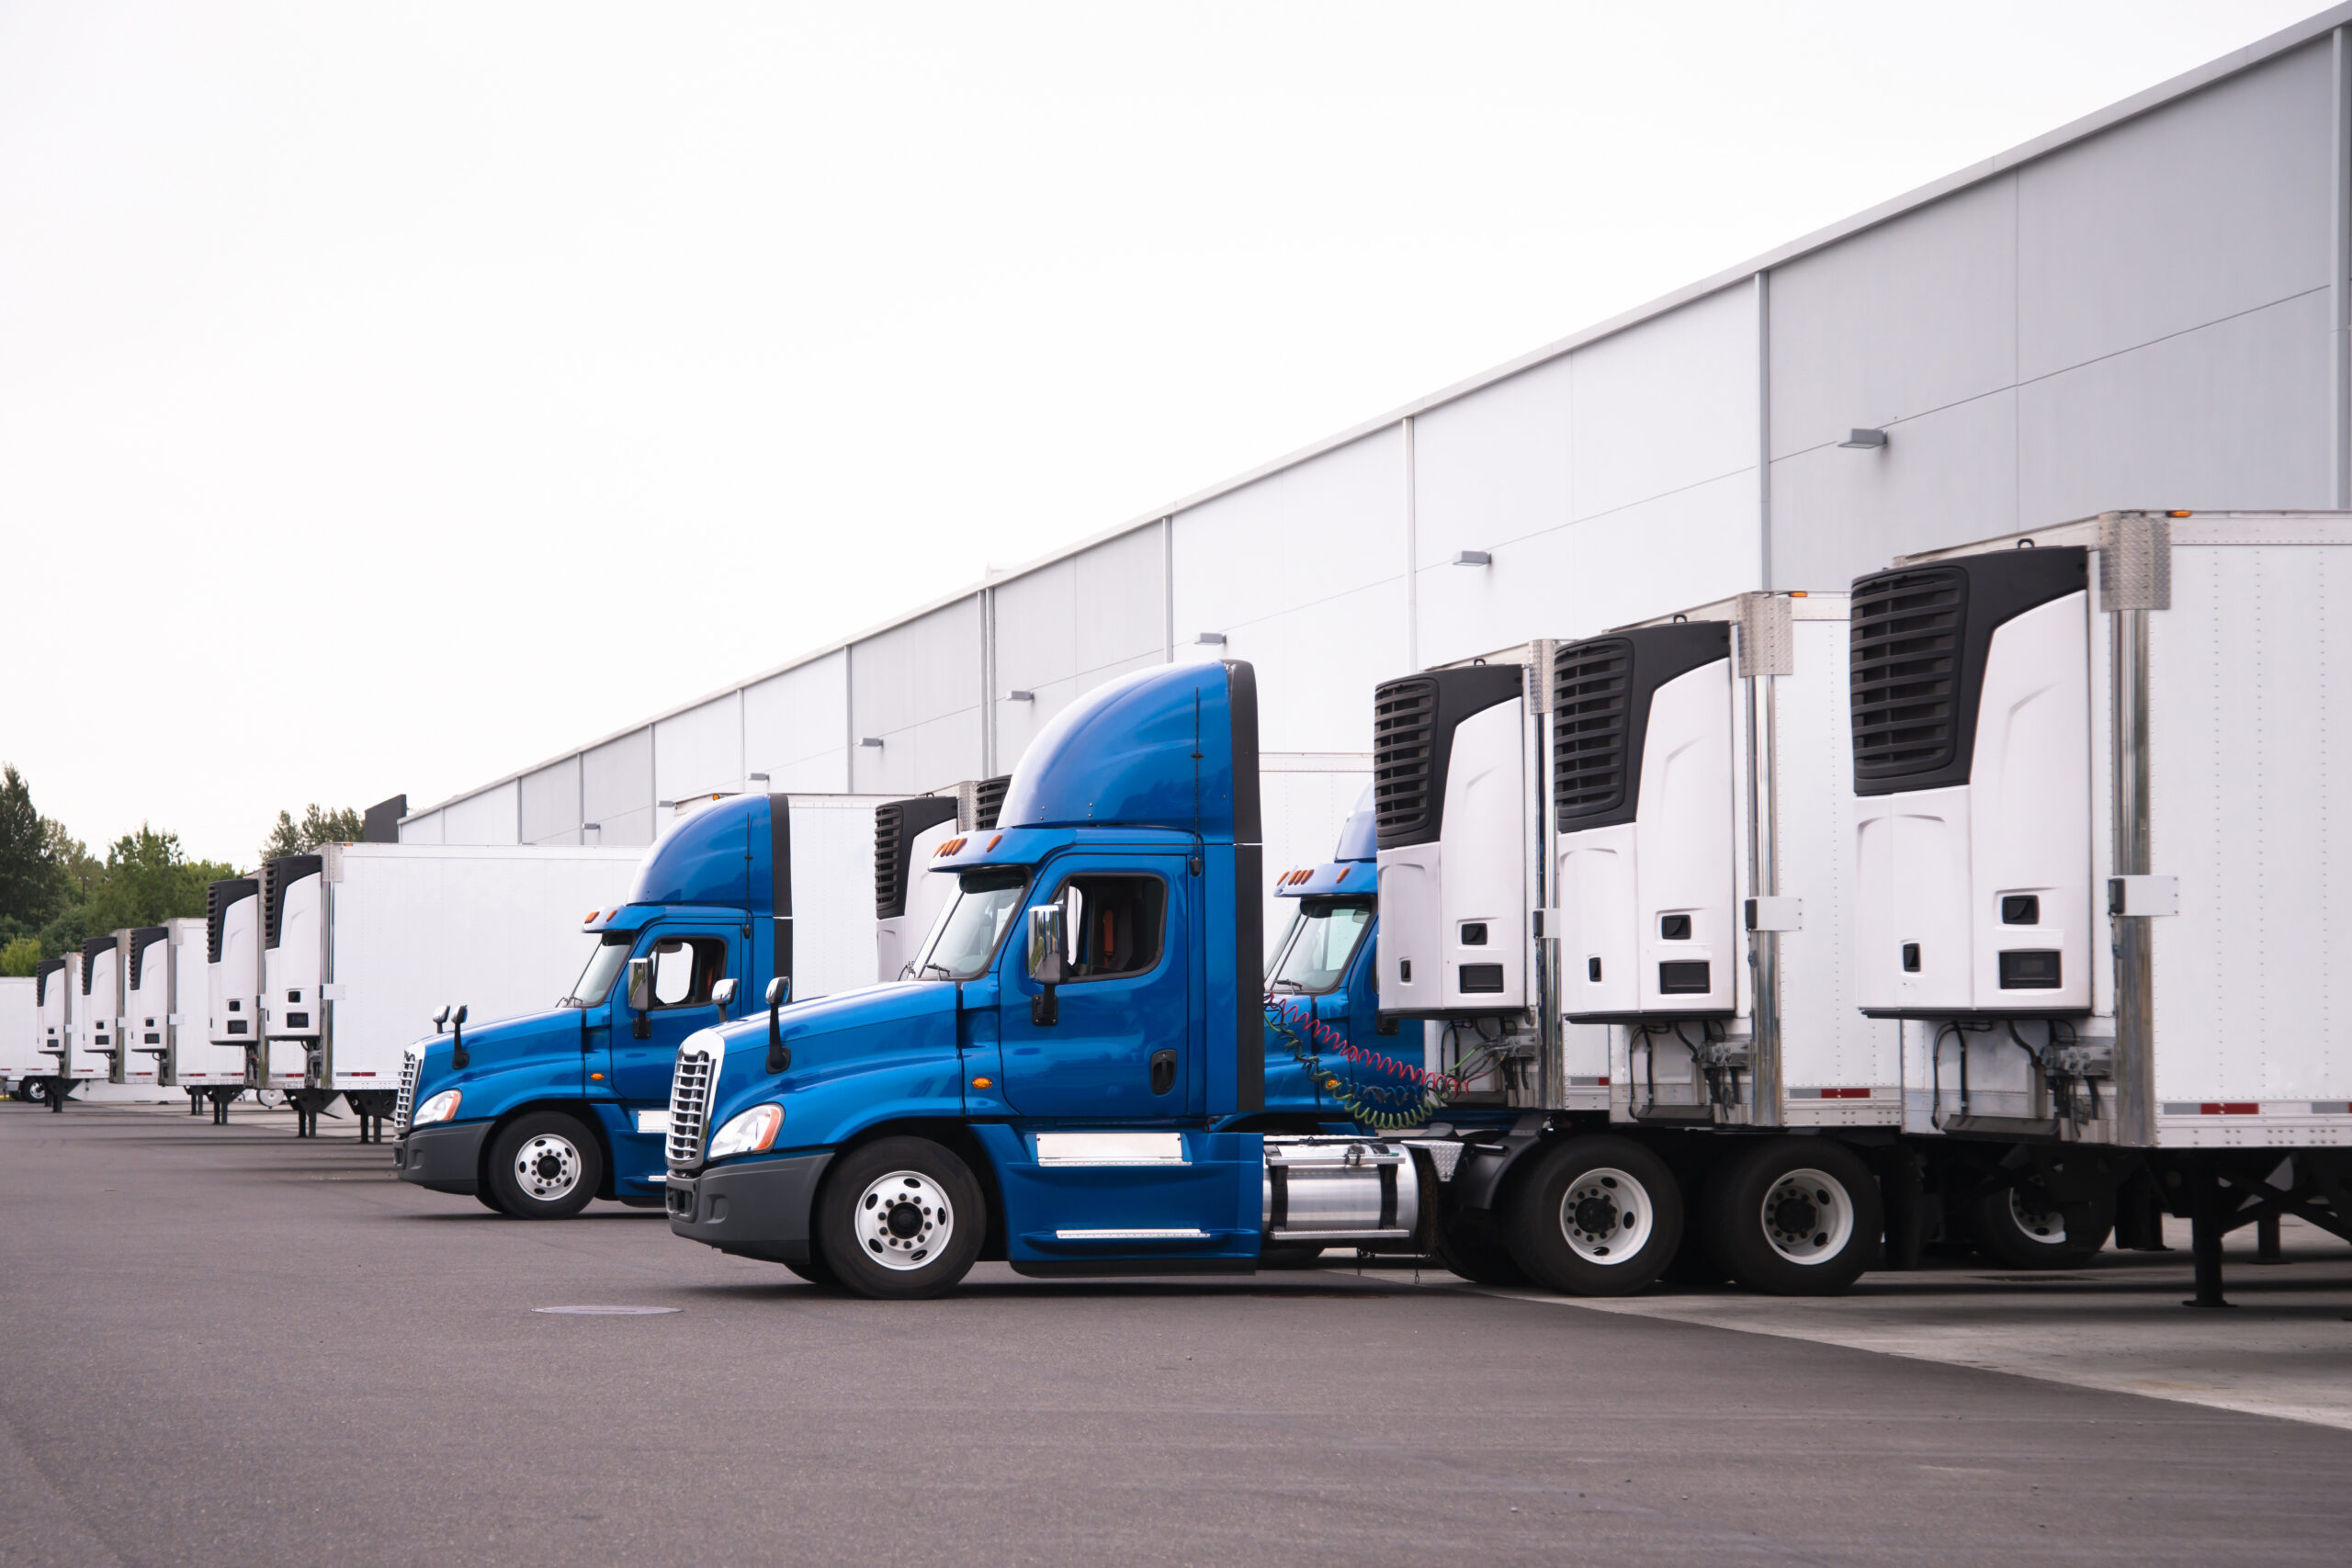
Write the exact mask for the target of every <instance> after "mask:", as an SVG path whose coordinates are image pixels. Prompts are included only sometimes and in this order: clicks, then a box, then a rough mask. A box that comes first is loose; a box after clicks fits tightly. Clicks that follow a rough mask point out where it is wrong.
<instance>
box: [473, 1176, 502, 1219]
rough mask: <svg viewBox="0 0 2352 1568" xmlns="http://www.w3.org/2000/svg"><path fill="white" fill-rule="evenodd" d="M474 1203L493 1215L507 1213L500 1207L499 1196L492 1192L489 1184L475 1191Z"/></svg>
mask: <svg viewBox="0 0 2352 1568" xmlns="http://www.w3.org/2000/svg"><path fill="white" fill-rule="evenodd" d="M474 1201H475V1202H477V1203H480V1204H481V1206H482V1207H483V1208H485V1209H488V1210H489V1211H490V1212H491V1213H493V1214H503V1213H505V1212H506V1211H505V1210H503V1209H502V1208H500V1207H499V1206H498V1195H497V1194H496V1193H494V1192H492V1190H490V1187H489V1184H488V1183H484V1184H483V1185H481V1186H480V1187H477V1188H475V1189H474Z"/></svg>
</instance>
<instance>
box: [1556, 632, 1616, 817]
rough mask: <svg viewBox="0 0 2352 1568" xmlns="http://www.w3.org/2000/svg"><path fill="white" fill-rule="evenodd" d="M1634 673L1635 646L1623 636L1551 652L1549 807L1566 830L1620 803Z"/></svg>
mask: <svg viewBox="0 0 2352 1568" xmlns="http://www.w3.org/2000/svg"><path fill="white" fill-rule="evenodd" d="M1633 674H1634V645H1633V643H1632V642H1631V641H1630V640H1628V639H1627V638H1624V637H1596V638H1594V639H1593V640H1592V641H1590V642H1578V643H1571V644H1569V645H1568V646H1567V647H1566V648H1564V649H1560V650H1559V652H1557V653H1555V654H1554V655H1553V656H1552V807H1553V810H1554V811H1555V812H1556V813H1557V814H1558V817H1559V819H1560V822H1561V824H1562V829H1563V830H1564V831H1565V830H1566V824H1567V823H1568V822H1569V821H1571V820H1572V819H1574V818H1578V817H1589V816H1592V815H1594V814H1595V813H1597V812H1602V811H1613V810H1615V809H1616V808H1617V807H1620V806H1622V805H1623V804H1624V801H1625V791H1626V789H1627V787H1628V785H1629V784H1630V781H1629V780H1628V779H1627V778H1626V776H1625V774H1626V765H1625V764H1626V759H1627V758H1628V757H1629V756H1631V755H1632V752H1631V750H1630V749H1629V748H1628V746H1627V744H1626V741H1627V736H1626V724H1627V719H1628V708H1629V706H1630V702H1629V698H1630V697H1631V694H1632V690H1633V683H1634V682H1633Z"/></svg>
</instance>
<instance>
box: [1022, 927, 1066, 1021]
mask: <svg viewBox="0 0 2352 1568" xmlns="http://www.w3.org/2000/svg"><path fill="white" fill-rule="evenodd" d="M1068 930H1069V916H1068V913H1067V912H1066V911H1065V910H1064V909H1063V908H1062V907H1061V905H1059V904H1040V905H1038V906H1037V907H1036V908H1034V909H1032V910H1030V911H1029V953H1028V958H1029V978H1031V979H1032V980H1035V981H1036V982H1037V983H1038V984H1039V985H1041V986H1043V987H1046V988H1045V989H1044V990H1043V991H1041V992H1039V993H1038V994H1037V995H1035V996H1034V997H1032V998H1029V1021H1030V1022H1032V1023H1035V1024H1038V1025H1040V1026H1044V1025H1049V1024H1055V1023H1058V1022H1060V1021H1061V1002H1060V998H1057V997H1056V996H1055V995H1054V987H1057V986H1058V985H1060V984H1061V983H1062V979H1063V976H1065V975H1066V974H1067V973H1068V971H1067V969H1066V967H1065V965H1064V964H1063V962H1062V955H1063V953H1065V952H1066V951H1067V950H1066V949H1065V947H1064V946H1063V939H1064V934H1065V932H1066V931H1068Z"/></svg>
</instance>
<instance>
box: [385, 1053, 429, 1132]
mask: <svg viewBox="0 0 2352 1568" xmlns="http://www.w3.org/2000/svg"><path fill="white" fill-rule="evenodd" d="M421 1066H424V1052H423V1051H421V1050H419V1049H418V1048H416V1047H415V1046H413V1045H412V1046H410V1047H409V1048H408V1050H407V1051H406V1052H404V1053H402V1054H401V1092H400V1098H399V1099H397V1100H393V1101H392V1136H393V1137H395V1138H405V1137H407V1136H408V1118H409V1112H411V1111H414V1110H415V1109H416V1071H417V1069H418V1068H419V1067H421Z"/></svg>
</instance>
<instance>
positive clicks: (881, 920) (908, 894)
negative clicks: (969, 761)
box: [874, 774, 1012, 981]
mask: <svg viewBox="0 0 2352 1568" xmlns="http://www.w3.org/2000/svg"><path fill="white" fill-rule="evenodd" d="M1010 782H1012V780H1011V775H1009V774H1001V775H999V776H998V777H996V778H992V779H979V780H977V781H969V780H967V782H965V783H963V784H956V785H955V786H954V787H953V788H951V789H944V790H938V791H935V792H933V794H930V795H916V796H914V797H913V798H911V799H909V800H893V801H889V802H887V803H886V804H884V805H881V806H877V807H875V808H874V946H875V955H876V962H875V970H874V974H875V978H876V979H877V980H885V981H888V980H899V979H904V978H906V977H907V976H908V973H909V970H910V965H911V964H912V963H913V961H914V955H915V950H916V949H917V948H918V947H919V946H921V945H922V940H923V938H925V937H926V936H929V935H930V934H931V926H932V922H933V920H935V919H938V918H939V911H940V910H941V908H944V906H945V904H946V902H947V894H948V892H949V891H951V889H950V887H949V886H948V885H946V884H944V883H943V882H942V881H941V879H940V878H938V877H931V876H925V875H923V874H922V872H923V868H924V867H925V866H927V865H929V864H930V863H931V858H932V856H933V854H935V853H937V852H938V850H939V846H940V845H942V844H944V843H945V842H946V841H947V840H950V839H952V838H954V837H956V835H957V834H959V833H988V832H993V831H994V830H995V829H996V814H997V808H998V807H1000V806H1001V805H1002V804H1003V803H1004V786H1005V785H1006V784H1009V783H1010Z"/></svg>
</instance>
